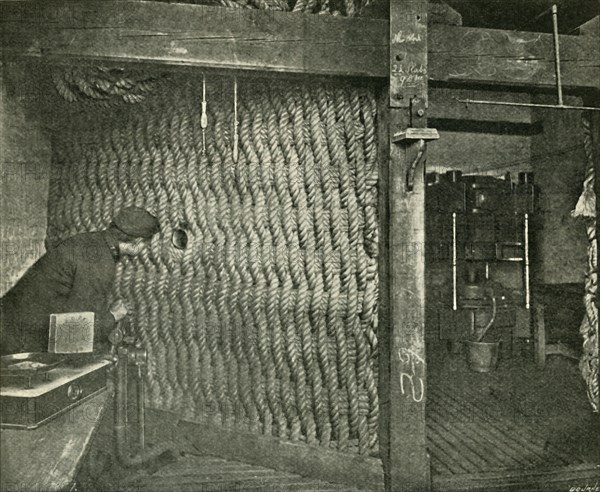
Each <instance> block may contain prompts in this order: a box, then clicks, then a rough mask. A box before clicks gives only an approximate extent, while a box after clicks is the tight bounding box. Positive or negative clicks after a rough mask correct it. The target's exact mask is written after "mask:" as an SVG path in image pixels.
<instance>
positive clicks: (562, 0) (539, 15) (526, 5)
mask: <svg viewBox="0 0 600 492" xmlns="http://www.w3.org/2000/svg"><path fill="white" fill-rule="evenodd" d="M444 1H445V3H447V4H448V5H450V6H451V7H452V8H454V9H455V10H457V11H458V12H459V13H460V14H461V15H462V18H463V25H465V26H472V27H488V28H492V29H514V30H519V31H537V32H552V16H551V14H550V8H551V6H552V4H553V3H556V4H557V5H558V28H559V32H560V33H561V34H569V33H571V32H572V31H573V30H574V29H576V28H577V27H578V26H580V25H581V24H583V23H584V22H586V21H588V20H590V19H592V18H593V17H595V16H597V15H599V14H600V2H598V0H554V1H553V0H444Z"/></svg>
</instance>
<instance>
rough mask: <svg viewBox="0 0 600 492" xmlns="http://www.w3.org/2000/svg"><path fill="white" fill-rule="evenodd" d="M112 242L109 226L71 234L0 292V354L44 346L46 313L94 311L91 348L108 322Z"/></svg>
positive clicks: (113, 260) (110, 318)
mask: <svg viewBox="0 0 600 492" xmlns="http://www.w3.org/2000/svg"><path fill="white" fill-rule="evenodd" d="M117 248H118V243H117V241H116V240H115V239H114V238H113V236H112V234H111V233H110V232H109V231H100V232H88V233H83V234H78V235H76V236H73V237H71V238H69V239H67V240H65V241H64V242H62V243H60V244H59V245H58V246H56V247H55V248H54V249H51V250H50V251H48V252H47V253H46V254H45V255H44V256H42V257H41V258H40V259H39V260H38V261H37V262H36V263H35V264H34V265H33V266H32V267H31V268H29V270H27V272H25V274H24V275H23V277H21V279H19V281H18V282H17V284H16V285H15V286H14V287H13V288H12V289H11V290H10V291H9V292H7V293H6V295H5V296H4V297H3V298H2V301H1V302H2V305H1V313H0V314H1V316H0V317H1V320H2V323H1V327H2V333H1V345H0V351H1V353H2V354H10V353H16V352H46V351H47V350H48V329H49V324H50V314H52V313H67V312H79V311H93V312H94V313H95V326H94V351H96V349H97V347H98V343H105V342H106V338H107V336H108V334H109V333H110V330H111V329H112V327H113V326H114V318H113V316H112V314H111V313H110V312H109V311H108V307H109V306H108V298H109V295H110V292H111V290H112V287H113V282H114V277H115V271H116V261H117V251H118V249H117Z"/></svg>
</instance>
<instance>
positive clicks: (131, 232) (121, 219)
mask: <svg viewBox="0 0 600 492" xmlns="http://www.w3.org/2000/svg"><path fill="white" fill-rule="evenodd" d="M113 223H114V224H115V225H116V226H117V228H118V229H119V230H120V231H122V232H124V233H125V234H127V235H128V236H133V237H143V238H149V237H152V236H153V235H154V234H156V233H157V232H158V231H159V229H160V226H159V223H158V220H157V219H156V217H154V215H152V214H151V213H150V212H148V211H147V210H144V209H143V208H139V207H125V208H123V209H121V211H120V212H119V213H118V214H117V215H116V216H115V218H114V219H113Z"/></svg>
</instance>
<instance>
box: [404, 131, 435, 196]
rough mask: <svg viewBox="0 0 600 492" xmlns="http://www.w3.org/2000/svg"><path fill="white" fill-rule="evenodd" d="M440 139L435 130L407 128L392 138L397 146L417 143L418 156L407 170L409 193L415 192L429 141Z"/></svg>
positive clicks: (407, 188)
mask: <svg viewBox="0 0 600 492" xmlns="http://www.w3.org/2000/svg"><path fill="white" fill-rule="evenodd" d="M439 138H440V135H439V133H438V131H437V130H436V129H435V128H407V129H406V130H402V131H401V132H397V133H394V135H393V136H392V142H394V143H395V144H400V143H413V142H417V156H416V157H415V158H414V160H413V161H412V162H411V164H410V166H409V167H408V169H407V170H406V190H407V191H413V188H414V183H415V175H416V173H417V168H418V167H419V165H420V164H421V162H422V161H423V156H424V155H425V150H426V142H427V141H428V140H437V139H439Z"/></svg>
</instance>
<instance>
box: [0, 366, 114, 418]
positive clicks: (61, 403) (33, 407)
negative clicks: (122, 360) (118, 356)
mask: <svg viewBox="0 0 600 492" xmlns="http://www.w3.org/2000/svg"><path fill="white" fill-rule="evenodd" d="M109 365H110V362H109V361H107V360H101V361H96V362H92V363H89V364H86V365H84V366H82V367H68V366H65V367H62V366H59V367H57V368H55V369H52V370H51V371H49V372H48V375H49V376H50V379H49V380H44V381H41V382H39V383H38V384H35V385H34V387H33V388H24V387H22V385H14V386H2V388H1V389H0V407H1V412H0V423H1V425H2V427H3V428H4V427H6V428H15V429H36V428H37V427H39V426H40V425H41V424H43V423H45V422H47V421H49V420H51V419H54V418H56V417H57V416H59V415H61V414H62V413H64V412H66V411H67V410H69V409H71V408H73V407H75V406H77V405H80V404H81V403H82V402H84V401H85V400H87V399H88V398H91V397H92V396H94V395H96V394H97V393H99V392H100V391H103V390H104V389H105V388H106V378H107V374H106V370H107V367H108V366H109ZM3 384H5V383H4V382H3Z"/></svg>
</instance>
